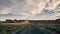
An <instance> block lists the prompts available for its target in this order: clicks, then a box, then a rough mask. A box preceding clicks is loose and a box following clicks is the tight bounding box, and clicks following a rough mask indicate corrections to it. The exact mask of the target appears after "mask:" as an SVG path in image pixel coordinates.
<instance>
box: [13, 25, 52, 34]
mask: <svg viewBox="0 0 60 34" xmlns="http://www.w3.org/2000/svg"><path fill="white" fill-rule="evenodd" d="M14 34H53V33H51V32H48V31H45V30H42V29H38V28H37V27H35V26H27V27H26V28H24V29H23V30H21V31H17V32H15V33H14Z"/></svg>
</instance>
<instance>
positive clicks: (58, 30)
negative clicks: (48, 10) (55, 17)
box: [35, 24, 60, 34]
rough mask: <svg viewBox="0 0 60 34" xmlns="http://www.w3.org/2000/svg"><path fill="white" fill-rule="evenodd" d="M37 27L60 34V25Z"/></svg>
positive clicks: (39, 25) (38, 25) (40, 25)
mask: <svg viewBox="0 0 60 34" xmlns="http://www.w3.org/2000/svg"><path fill="white" fill-rule="evenodd" d="M35 26H37V27H39V28H40V27H42V28H45V29H47V30H50V31H52V32H55V33H58V34H60V24H36V25H35Z"/></svg>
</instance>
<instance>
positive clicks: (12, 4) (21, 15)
mask: <svg viewBox="0 0 60 34" xmlns="http://www.w3.org/2000/svg"><path fill="white" fill-rule="evenodd" d="M58 18H60V0H0V20H6V19H18V20H24V19H29V20H55V19H58Z"/></svg>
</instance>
